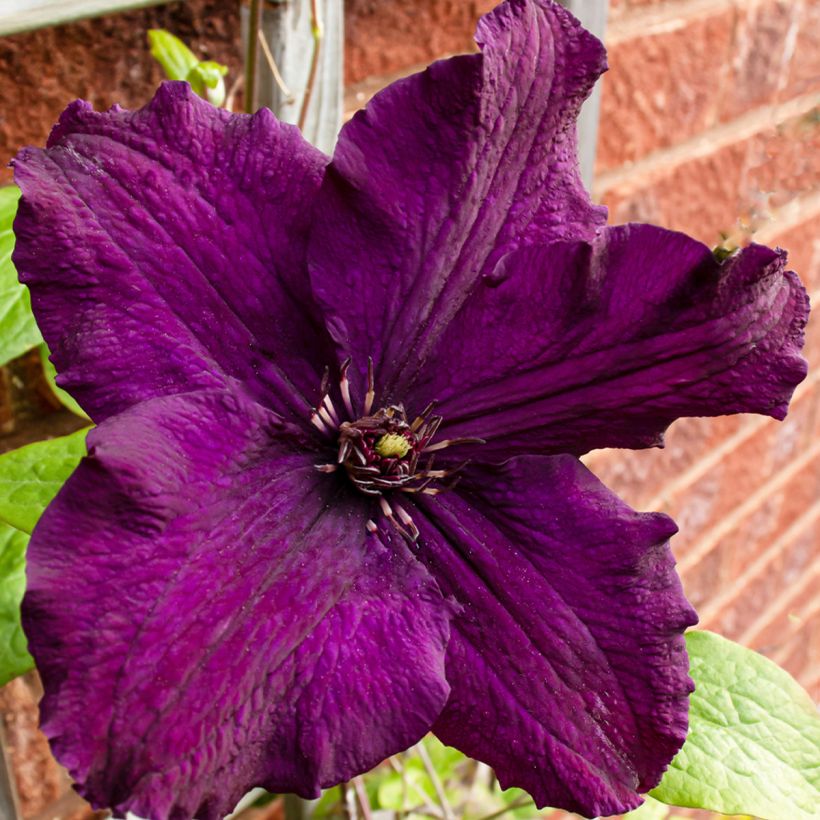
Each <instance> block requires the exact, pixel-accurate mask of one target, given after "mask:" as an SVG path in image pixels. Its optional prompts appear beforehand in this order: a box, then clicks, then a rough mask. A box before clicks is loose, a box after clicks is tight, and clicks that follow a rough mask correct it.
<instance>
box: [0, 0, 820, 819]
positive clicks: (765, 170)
mask: <svg viewBox="0 0 820 820" xmlns="http://www.w3.org/2000/svg"><path fill="white" fill-rule="evenodd" d="M584 2H586V3H587V4H588V7H589V8H590V9H591V8H592V7H593V6H595V7H596V8H601V7H606V3H602V4H599V3H598V1H597V0H581V2H580V3H575V7H576V10H577V9H578V7H581V11H582V13H583V6H584ZM26 5H29V6H37V5H43V2H42V0H31V2H29V3H26V2H25V0H0V22H2V21H3V20H5V21H6V23H7V28H8V27H9V26H8V20H9V19H13V18H14V15H15V14H16V13H17V12H18V10H19V9H20V8H22V7H23V6H26ZM45 5H47V3H46V4H45ZM52 5H56V6H60V5H63V6H72V7H73V9H72V14H73V15H75V16H78V17H79V18H83V17H84V16H85V15H88V16H87V17H85V19H76V20H74V21H72V22H68V23H60V24H57V25H50V24H46V25H40V26H39V27H37V28H35V29H33V30H22V31H17V32H16V33H12V34H6V33H3V31H2V28H1V27H0V184H5V183H7V182H10V181H11V173H10V169H8V168H7V167H6V164H7V162H8V161H9V160H10V159H11V157H12V156H13V155H14V154H15V153H16V151H17V149H18V148H19V147H20V146H22V145H26V144H36V145H41V144H43V143H44V141H45V139H46V137H47V135H48V132H49V130H50V128H51V126H52V124H53V123H54V122H55V120H56V118H57V117H58V115H59V114H60V112H61V111H62V109H63V108H64V107H65V105H66V104H67V103H68V102H69V101H71V100H73V99H75V98H77V97H81V98H84V99H86V100H89V101H91V102H92V104H93V105H94V106H95V107H96V108H98V109H104V108H107V107H109V106H110V105H112V104H113V103H120V104H121V105H123V106H125V107H138V106H141V105H143V104H144V103H146V102H147V101H148V100H149V99H150V97H151V96H152V94H153V91H154V89H155V87H156V86H157V84H158V83H159V82H160V81H161V80H162V79H163V77H164V74H163V71H162V69H161V68H160V66H159V64H158V63H157V62H156V61H155V60H154V59H153V58H152V57H151V54H150V52H149V46H148V39H147V32H148V30H149V29H152V28H161V29H167V30H168V31H170V32H172V33H173V34H175V35H177V36H178V37H180V38H181V39H182V40H183V41H184V42H185V43H187V45H188V46H189V47H190V48H191V49H192V50H193V52H194V53H195V54H196V55H197V56H198V57H199V58H200V59H202V60H215V61H217V62H219V63H223V64H225V65H227V66H228V69H229V72H228V75H227V77H226V86H227V88H229V89H232V90H233V91H234V93H235V95H236V98H237V100H241V96H242V87H241V86H242V84H241V77H242V63H243V45H242V36H241V22H240V16H241V15H240V6H239V3H238V1H237V0H191V1H190V2H172V3H161V2H160V3H157V4H155V5H151V6H149V7H146V8H140V9H136V10H131V11H122V12H117V13H110V14H106V15H104V16H91V14H92V13H93V12H94V11H96V10H98V9H99V7H100V5H101V3H100V2H99V0H93V2H88V3H85V4H83V3H78V2H73V3H72V2H68V3H56V4H55V3H52ZM102 5H105V4H104V3H102ZM111 5H116V4H111V3H109V4H108V7H110V6H111ZM120 5H127V3H121V4H120ZM132 5H133V4H132ZM279 5H282V4H281V3H280V4H279ZM493 5H494V0H412V1H411V0H345V3H344V15H343V33H342V30H341V29H340V30H339V31H338V33H339V35H340V37H342V38H343V39H341V40H340V41H339V42H340V44H341V48H342V50H343V66H344V67H343V79H342V87H343V106H342V108H343V111H344V115H345V116H350V114H352V112H354V111H355V110H356V109H357V108H359V107H361V106H363V105H364V104H365V103H366V102H367V100H368V99H369V97H370V96H372V94H373V93H375V92H376V91H377V90H378V89H379V88H381V87H383V86H384V85H386V84H387V83H388V82H390V81H392V80H393V79H395V78H397V77H399V76H401V75H403V74H406V73H410V72H412V71H416V70H419V69H421V68H423V67H424V66H425V65H426V64H427V63H429V62H430V61H431V60H433V59H436V58H439V57H443V56H448V55H451V54H455V53H459V52H464V51H471V50H473V49H474V44H473V39H472V37H473V31H474V27H475V23H476V20H477V18H478V17H479V15H480V14H482V13H484V12H486V11H489V10H490V9H491V8H492V6H493ZM19 19H20V18H18V23H17V24H14V25H11V26H10V28H14V29H18V28H20V27H21V24H20V23H19ZM43 19H44V18H38V23H42V22H43ZM46 22H48V21H47V19H46ZM605 41H606V44H607V47H608V50H609V63H610V69H611V70H610V72H609V73H608V74H607V75H605V78H604V80H603V83H602V93H601V97H600V111H599V112H598V116H597V118H595V119H597V122H595V121H593V122H592V124H591V125H589V124H586V125H585V128H586V129H587V132H586V137H585V142H586V144H587V150H588V156H589V159H590V161H592V160H593V159H594V174H592V176H591V178H592V189H593V193H594V198H595V199H596V200H597V201H599V202H602V203H604V204H606V205H608V206H609V208H610V218H611V221H612V222H613V223H620V222H626V221H633V220H637V221H649V222H654V223H657V224H659V225H663V226H665V227H668V228H673V229H680V230H682V231H686V232H687V233H690V234H692V235H693V236H695V237H696V238H698V239H701V240H702V241H704V242H706V243H708V244H710V245H718V244H721V243H723V244H727V245H729V246H732V245H733V244H743V243H744V242H746V241H748V240H749V238H750V237H753V238H754V240H755V241H759V242H763V243H765V244H769V245H781V246H782V247H784V248H786V249H788V251H789V254H790V262H791V267H793V268H794V269H795V270H796V271H797V272H798V273H799V274H800V275H801V277H802V279H803V281H804V283H805V284H806V286H807V288H808V290H809V292H810V294H812V295H813V297H814V298H813V302H814V303H815V304H817V302H818V301H820V300H818V296H820V291H818V288H820V230H819V228H820V188H819V187H818V180H819V179H820V150H818V148H820V141H819V140H818V102H820V0H610V2H609V4H608V18H607V21H606V29H605ZM593 114H594V112H593ZM596 126H597V133H596ZM590 134H591V135H592V142H591V143H590ZM592 167H593V165H590V167H589V169H588V170H591V169H592ZM818 325H820V319H817V318H815V319H814V320H813V321H812V322H810V324H809V333H808V343H807V347H806V355H807V357H808V358H809V360H810V363H811V365H812V367H811V369H810V373H809V377H808V379H807V380H806V381H805V382H804V383H803V384H801V385H800V387H799V388H798V389H797V392H796V394H795V397H794V401H793V403H792V409H791V412H790V414H789V416H788V418H787V419H786V421H785V422H783V423H777V422H774V421H772V420H770V419H765V418H761V417H756V416H734V417H726V418H719V419H690V420H684V421H681V422H678V423H676V424H675V425H673V426H672V428H671V430H670V432H669V435H668V439H667V447H666V449H665V450H664V451H643V452H627V451H617V450H609V451H599V452H595V453H592V454H591V455H590V456H588V457H587V459H586V461H587V463H588V464H589V466H590V467H591V468H592V469H593V470H594V471H595V472H596V473H597V474H598V475H599V476H600V477H601V478H602V480H603V481H604V482H606V483H607V484H608V485H609V486H610V487H611V488H612V489H614V490H615V491H616V492H617V493H619V494H620V495H621V496H622V497H623V498H625V499H626V500H627V501H628V502H629V503H630V504H631V505H632V506H634V507H636V508H638V509H641V510H661V511H664V512H667V513H669V514H670V515H672V516H673V517H674V518H675V519H676V521H677V522H678V524H679V526H680V534H678V535H677V536H675V538H674V539H673V541H672V546H673V549H674V551H675V554H676V556H677V558H678V562H679V568H680V571H681V574H682V577H683V582H684V586H685V588H686V591H687V594H688V596H689V598H690V599H691V601H692V602H693V604H694V605H695V606H696V607H697V608H698V610H699V612H700V616H701V626H702V627H703V628H706V629H713V630H715V631H718V632H720V633H721V634H723V635H725V636H727V637H729V638H731V639H733V640H736V641H738V642H740V643H742V644H744V645H746V646H749V647H751V648H754V649H757V650H758V651H760V652H762V653H764V654H766V655H767V656H768V657H770V658H772V659H773V660H774V661H776V662H777V663H779V664H781V665H783V666H784V667H785V668H786V669H787V670H788V671H789V672H791V673H792V674H793V675H794V676H795V677H796V678H797V679H798V681H800V683H802V685H803V686H804V687H806V688H807V689H808V690H809V691H810V693H811V694H812V695H813V697H814V698H815V700H817V699H818V698H820V549H819V545H820V525H819V524H818V520H819V519H820V390H818V382H820V370H818V368H817V366H816V365H817V360H818V357H820V338H818V330H817V328H818ZM78 423H80V422H79V421H78V419H77V417H76V416H73V415H71V414H70V413H68V411H66V410H65V409H63V408H62V405H60V404H59V402H58V401H57V400H56V399H55V398H54V396H53V393H52V392H51V390H50V389H49V388H48V386H47V384H46V383H45V381H44V378H43V375H42V369H41V364H40V359H39V354H38V353H37V352H36V351H35V352H33V353H31V354H27V355H26V356H23V357H21V358H19V359H17V360H16V361H13V362H11V363H10V364H9V365H8V366H6V367H3V368H2V369H0V452H2V451H5V450H9V449H12V448H14V447H17V446H20V445H21V444H23V443H26V442H30V441H35V440H38V439H42V438H46V437H49V436H53V435H59V434H63V433H65V432H69V431H70V430H72V429H75V428H76V427H77V425H78ZM37 694H38V682H37V679H36V676H35V675H34V674H29V675H28V676H26V677H25V678H21V679H17V680H15V681H13V682H12V683H10V684H9V685H7V686H6V687H4V688H3V689H2V690H0V713H2V731H3V735H4V747H5V754H6V755H7V757H8V761H9V765H8V771H9V772H10V777H11V778H12V780H13V782H14V787H15V789H16V791H17V793H18V795H19V801H20V812H21V816H22V817H24V818H26V820H35V819H36V820H68V819H69V818H71V820H81V818H82V819H83V820H85V818H88V817H90V816H92V815H91V814H90V812H89V810H88V809H87V807H85V806H84V804H83V803H82V801H80V800H79V798H76V797H75V796H73V794H72V793H71V792H69V791H68V784H67V780H66V777H65V775H64V774H63V772H62V771H61V770H60V768H59V767H58V766H57V764H56V763H55V762H54V761H53V759H52V758H51V757H50V755H49V753H48V748H47V745H46V742H45V740H44V738H43V737H42V736H41V735H40V734H39V733H38V731H37V729H36V699H37ZM89 708H93V704H89ZM654 810H655V814H654V815H651V817H652V818H664V817H666V816H667V814H671V815H672V816H676V817H682V816H696V814H695V813H692V812H684V811H680V810H674V811H673V810H668V811H667V809H666V808H665V807H660V808H657V807H654ZM277 812H281V807H280V806H279V805H278V804H276V803H274V804H272V805H268V806H267V807H265V808H261V807H260V808H255V809H251V810H249V812H248V813H247V816H248V817H250V816H254V817H262V816H264V817H269V818H273V817H276V816H278V815H277ZM499 816H509V817H513V816H517V817H521V816H522V815H521V813H520V812H515V814H513V810H512V809H509V810H506V811H505V810H503V809H502V813H501V814H500V815H499ZM530 816H535V815H534V814H532V813H531V814H530ZM545 816H553V815H545ZM554 816H556V817H557V816H559V815H557V814H555V815H554ZM645 816H646V818H647V820H650V815H649V814H648V813H646V814H645ZM697 816H701V817H703V816H705V815H704V814H703V813H701V815H697ZM3 820H5V818H3Z"/></svg>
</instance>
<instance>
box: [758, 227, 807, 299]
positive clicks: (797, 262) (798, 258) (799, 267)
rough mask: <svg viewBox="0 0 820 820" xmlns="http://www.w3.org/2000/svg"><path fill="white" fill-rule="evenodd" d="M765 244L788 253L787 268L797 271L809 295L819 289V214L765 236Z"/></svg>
mask: <svg viewBox="0 0 820 820" xmlns="http://www.w3.org/2000/svg"><path fill="white" fill-rule="evenodd" d="M766 244H769V245H779V246H780V247H781V248H785V249H786V250H787V251H788V252H789V267H790V268H792V269H793V270H795V271H797V273H798V274H799V276H800V278H801V280H802V281H803V284H804V285H805V286H806V289H807V290H808V292H809V293H810V294H811V293H814V292H815V291H816V290H817V289H818V288H820V213H817V214H813V215H811V216H809V217H807V218H806V219H805V220H804V221H802V222H800V224H798V225H794V226H792V227H790V228H788V229H785V230H783V231H781V232H778V233H774V234H771V235H767V237H766Z"/></svg>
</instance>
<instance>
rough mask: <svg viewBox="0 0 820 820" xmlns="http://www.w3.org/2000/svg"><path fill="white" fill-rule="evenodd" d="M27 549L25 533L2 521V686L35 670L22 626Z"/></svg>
mask: <svg viewBox="0 0 820 820" xmlns="http://www.w3.org/2000/svg"><path fill="white" fill-rule="evenodd" d="M26 546H28V535H26V533H24V532H20V530H16V529H14V527H10V526H9V525H8V524H4V523H2V522H0V686H5V685H6V684H7V683H8V682H9V681H10V680H11V679H12V678H16V677H17V676H18V675H22V674H23V673H24V672H28V670H29V669H32V668H33V667H34V661H33V660H32V658H31V655H29V653H28V646H27V643H26V636H25V635H24V634H23V628H22V626H20V602H21V601H22V600H23V592H24V591H25V588H26V574H25V566H26Z"/></svg>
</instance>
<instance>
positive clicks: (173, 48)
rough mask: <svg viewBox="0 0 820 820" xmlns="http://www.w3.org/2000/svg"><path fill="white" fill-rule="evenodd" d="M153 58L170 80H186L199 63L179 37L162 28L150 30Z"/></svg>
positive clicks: (149, 37)
mask: <svg viewBox="0 0 820 820" xmlns="http://www.w3.org/2000/svg"><path fill="white" fill-rule="evenodd" d="M148 42H149V43H150V45H151V56H152V57H153V58H154V59H155V60H156V61H157V62H158V63H159V64H160V65H161V66H162V67H163V69H164V70H165V74H166V75H167V77H168V79H169V80H185V79H187V77H188V72H189V71H190V70H191V69H192V68H193V67H194V66H195V65H196V64H197V63H198V62H199V60H197V58H196V54H194V52H193V51H191V49H190V48H188V46H186V45H185V43H183V42H182V40H180V39H179V37H175V36H174V35H173V34H171V32H170V31H165V30H164V29H161V28H152V29H149V30H148Z"/></svg>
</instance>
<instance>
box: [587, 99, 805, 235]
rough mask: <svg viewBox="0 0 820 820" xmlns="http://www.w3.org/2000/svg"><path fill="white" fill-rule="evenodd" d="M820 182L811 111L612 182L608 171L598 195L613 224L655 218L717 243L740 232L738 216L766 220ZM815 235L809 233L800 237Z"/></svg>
mask: <svg viewBox="0 0 820 820" xmlns="http://www.w3.org/2000/svg"><path fill="white" fill-rule="evenodd" d="M818 186H820V128H818V125H817V122H816V120H815V118H814V117H813V116H812V115H804V116H800V117H795V118H793V119H791V120H789V121H788V122H785V123H782V124H780V125H778V126H776V127H766V128H763V129H761V131H759V132H758V133H756V134H754V135H752V136H750V137H746V138H744V139H742V140H740V141H738V142H735V143H730V144H728V145H724V146H722V147H720V148H717V149H715V150H714V151H712V152H711V153H709V154H707V155H705V156H699V157H695V158H693V159H688V160H684V161H682V162H677V163H675V164H671V165H664V164H658V165H656V166H654V167H653V168H651V169H649V170H647V172H646V173H645V174H640V175H636V176H635V177H632V178H629V177H627V178H625V179H622V180H621V181H619V182H614V183H613V184H611V186H609V185H608V183H607V180H606V177H604V178H603V179H602V180H600V183H599V188H600V189H601V194H599V197H600V199H601V200H602V201H603V203H604V204H605V205H607V206H608V207H609V209H610V220H611V221H612V222H613V223H622V222H630V221H639V222H652V223H655V224H659V225H663V226H664V227H667V228H671V229H673V230H680V231H684V232H686V233H689V234H691V235H692V236H695V237H696V238H698V239H701V240H702V241H704V242H706V243H708V244H717V243H718V242H720V241H721V235H722V234H735V233H737V231H738V222H739V220H742V221H743V223H745V224H746V225H749V226H751V227H752V228H760V227H762V226H766V224H767V220H768V219H770V218H771V216H772V215H774V216H775V217H776V215H777V213H778V209H780V208H781V207H782V206H784V205H785V204H787V203H788V202H790V201H791V200H793V199H794V198H796V197H798V196H800V195H802V194H808V193H811V192H813V191H815V190H817V187H818ZM814 238H815V235H813V234H808V235H804V236H802V237H801V238H800V243H801V244H805V243H808V242H809V241H813V240H814ZM786 247H788V245H786Z"/></svg>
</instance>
